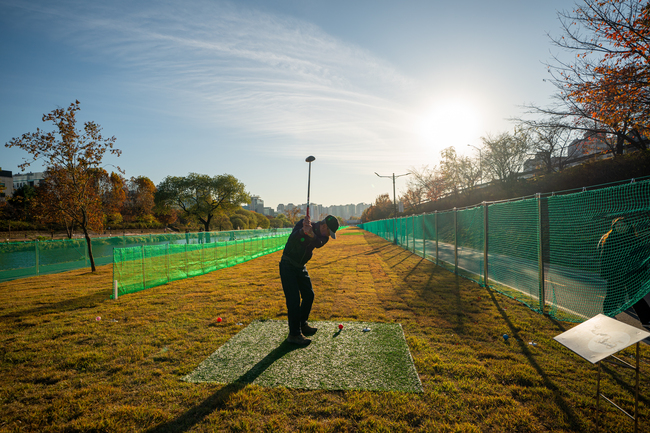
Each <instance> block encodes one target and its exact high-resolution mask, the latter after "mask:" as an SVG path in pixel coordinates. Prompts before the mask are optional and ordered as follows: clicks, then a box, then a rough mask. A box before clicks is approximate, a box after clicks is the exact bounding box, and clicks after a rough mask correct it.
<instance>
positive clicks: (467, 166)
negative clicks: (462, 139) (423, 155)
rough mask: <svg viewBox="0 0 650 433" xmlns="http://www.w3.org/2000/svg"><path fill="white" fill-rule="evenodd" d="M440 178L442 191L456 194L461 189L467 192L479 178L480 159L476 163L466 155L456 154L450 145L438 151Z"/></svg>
mask: <svg viewBox="0 0 650 433" xmlns="http://www.w3.org/2000/svg"><path fill="white" fill-rule="evenodd" d="M440 156H441V158H442V159H441V161H440V171H441V177H440V178H439V179H440V180H443V184H444V191H448V192H450V193H453V194H454V195H458V193H459V192H460V191H461V190H462V191H464V192H465V193H466V194H469V193H470V192H471V190H472V189H473V188H474V186H476V184H478V182H479V180H480V178H481V170H480V168H481V167H480V161H479V163H476V162H475V161H474V160H473V159H472V158H470V157H467V156H458V154H457V153H456V149H455V148H454V147H453V146H451V147H448V148H446V149H443V151H442V152H440Z"/></svg>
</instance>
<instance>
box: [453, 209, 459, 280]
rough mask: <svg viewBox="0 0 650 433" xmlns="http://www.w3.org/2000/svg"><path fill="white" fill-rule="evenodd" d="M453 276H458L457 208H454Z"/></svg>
mask: <svg viewBox="0 0 650 433" xmlns="http://www.w3.org/2000/svg"><path fill="white" fill-rule="evenodd" d="M454 274H456V275H458V208H454Z"/></svg>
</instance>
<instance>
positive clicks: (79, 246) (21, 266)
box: [0, 228, 291, 282]
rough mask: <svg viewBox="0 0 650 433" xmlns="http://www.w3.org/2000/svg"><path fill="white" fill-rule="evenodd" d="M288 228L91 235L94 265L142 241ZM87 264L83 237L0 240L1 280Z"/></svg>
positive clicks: (246, 235)
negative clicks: (17, 240) (115, 251)
mask: <svg viewBox="0 0 650 433" xmlns="http://www.w3.org/2000/svg"><path fill="white" fill-rule="evenodd" d="M290 232H291V229H290V228H287V229H270V230H233V231H225V232H193V233H158V234H141V235H130V236H106V237H93V238H92V241H91V245H92V251H93V259H94V260H95V264H96V265H97V266H101V265H107V264H110V263H112V262H113V250H114V249H115V248H126V247H135V246H143V245H167V244H171V245H186V244H187V245H201V244H205V243H213V242H229V241H233V240H244V239H250V238H256V237H264V236H271V235H276V234H283V233H284V234H288V233H290ZM87 267H90V259H89V255H88V246H87V244H86V241H85V239H84V238H76V239H65V240H50V241H30V242H3V243H0V282H1V281H9V280H14V279H17V278H24V277H31V276H35V275H44V274H51V273H57V272H66V271H71V270H75V269H80V268H87Z"/></svg>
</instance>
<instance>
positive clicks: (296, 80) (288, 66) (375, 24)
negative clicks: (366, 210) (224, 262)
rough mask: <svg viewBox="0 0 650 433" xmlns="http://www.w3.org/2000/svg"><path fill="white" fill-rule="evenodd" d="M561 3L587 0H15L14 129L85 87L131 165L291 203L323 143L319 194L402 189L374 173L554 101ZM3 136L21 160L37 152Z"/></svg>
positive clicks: (7, 20)
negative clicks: (223, 180) (226, 183)
mask: <svg viewBox="0 0 650 433" xmlns="http://www.w3.org/2000/svg"><path fill="white" fill-rule="evenodd" d="M558 9H573V3H572V2H569V1H566V0H564V1H559V0H547V1H543V2H542V1H537V0H494V1H484V0H482V1H474V0H468V1H461V0H459V1H453V2H451V1H450V2H439V1H433V0H429V1H403V2H396V1H390V2H389V1H381V0H373V1H370V0H360V1H354V2H350V1H339V0H328V1H314V0H302V1H299V0H287V1H247V0H244V1H237V2H227V1H219V0H184V1H183V2H180V1H138V2H133V1H108V2H105V1H102V2H100V1H91V0H86V1H74V0H72V1H68V0H57V1H54V2H53V1H40V0H29V1H28V0H24V1H14V0H0V55H1V58H2V61H1V62H0V82H1V83H2V84H1V85H0V142H1V143H2V144H4V143H6V142H8V141H10V140H11V139H12V138H13V137H18V136H20V135H21V134H23V133H26V132H32V131H35V130H36V128H39V127H40V128H41V129H45V130H48V131H49V130H51V129H52V126H51V124H46V123H43V122H42V121H41V117H42V115H43V114H45V113H49V112H50V111H52V110H53V109H55V108H57V107H67V106H68V105H69V104H70V103H72V102H73V101H74V100H76V99H78V100H79V101H80V102H81V111H80V112H79V113H78V121H80V122H85V121H88V120H92V121H94V122H96V123H98V124H100V125H101V126H102V128H103V133H104V135H106V136H115V137H116V138H117V142H116V147H118V148H119V149H121V150H122V152H123V153H122V156H121V157H119V158H114V157H110V158H109V157H107V158H106V163H108V164H115V165H119V166H120V167H121V168H122V169H123V170H125V171H126V173H125V175H126V176H127V177H131V176H147V177H149V178H150V179H151V180H152V181H153V182H154V183H156V184H158V183H159V182H161V181H162V180H163V178H164V177H165V176H168V175H174V176H185V175H187V174H188V173H190V172H196V173H201V174H208V175H211V176H214V175H217V174H224V173H228V174H232V175H233V176H235V177H237V178H238V179H239V180H240V181H242V182H243V183H244V184H245V185H246V189H247V191H248V192H250V193H251V194H254V195H259V196H261V197H262V199H263V200H264V201H265V205H266V206H271V207H273V208H275V207H276V206H277V205H278V204H279V203H285V204H286V203H289V202H293V203H295V204H298V203H304V202H306V200H307V197H306V195H307V174H308V164H307V163H306V162H305V158H306V157H307V156H309V155H314V156H315V157H316V161H315V162H314V163H312V176H311V201H312V202H314V203H319V204H323V205H326V206H329V205H335V204H347V203H360V202H366V203H371V202H373V201H374V200H375V198H376V197H377V196H378V195H380V194H382V193H390V194H391V198H392V182H391V181H390V179H380V178H378V177H377V176H376V175H375V174H374V172H378V173H379V174H380V175H388V176H390V175H391V174H392V173H395V174H396V175H397V174H403V173H406V172H408V171H409V170H410V169H412V168H416V169H419V168H421V167H422V166H424V165H429V166H433V165H436V164H438V161H439V156H440V151H441V150H442V149H444V148H446V147H449V146H454V147H456V149H457V151H458V152H460V153H462V154H468V155H475V153H473V152H476V151H475V150H474V149H473V148H471V147H468V146H467V144H473V145H476V146H480V144H481V140H480V137H481V136H484V135H486V134H496V133H499V132H503V131H509V130H512V128H513V124H512V123H511V122H509V121H508V120H507V119H508V118H512V117H516V116H518V115H520V114H521V113H522V112H523V109H522V108H521V106H522V105H523V104H528V103H537V104H541V105H544V104H546V103H548V102H549V98H550V96H551V95H552V94H553V92H554V88H553V87H552V86H551V85H550V84H549V83H547V82H544V81H543V79H544V78H546V75H547V72H546V67H545V66H544V62H546V61H549V60H550V58H551V55H552V54H557V51H558V50H557V48H555V47H553V46H552V45H551V43H550V41H549V39H548V36H547V33H550V34H552V35H558V34H559V31H560V30H559V21H558V19H557V10H558ZM80 125H81V123H80ZM0 149H1V150H0V152H1V153H0V155H1V157H0V167H2V169H4V170H11V171H13V172H14V173H16V172H18V168H17V165H18V164H19V163H21V162H22V159H23V158H26V157H28V155H27V154H26V153H25V152H23V151H21V150H19V149H8V148H5V147H2V148H0ZM107 168H108V169H110V168H111V167H110V166H109V167H107ZM41 169H42V167H41V166H39V165H38V164H35V165H32V167H31V171H40V170H41ZM405 185H406V180H405V178H400V179H398V181H397V189H398V194H399V192H400V191H404V189H405Z"/></svg>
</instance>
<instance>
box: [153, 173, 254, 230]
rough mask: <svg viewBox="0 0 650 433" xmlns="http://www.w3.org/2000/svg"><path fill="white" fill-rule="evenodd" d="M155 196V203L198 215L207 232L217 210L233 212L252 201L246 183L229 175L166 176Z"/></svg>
mask: <svg viewBox="0 0 650 433" xmlns="http://www.w3.org/2000/svg"><path fill="white" fill-rule="evenodd" d="M155 197H156V203H159V204H163V205H169V206H174V207H176V208H178V209H180V210H181V211H182V212H183V213H184V214H185V215H186V216H188V217H190V216H193V217H196V218H197V219H198V220H199V221H200V222H201V224H203V226H204V229H205V231H210V223H211V222H212V219H213V218H214V217H215V215H216V214H217V213H218V211H232V210H235V209H237V208H238V207H239V206H240V205H241V204H242V203H250V200H251V199H250V195H249V194H248V193H247V192H246V191H245V186H244V184H243V183H241V182H240V181H239V180H237V179H236V178H235V177H234V176H232V175H230V174H223V175H217V176H214V177H210V176H208V175H207V174H197V173H190V174H189V175H188V176H186V177H178V176H167V177H166V178H165V179H163V181H162V182H161V183H160V185H158V191H157V192H156V196H155Z"/></svg>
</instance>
